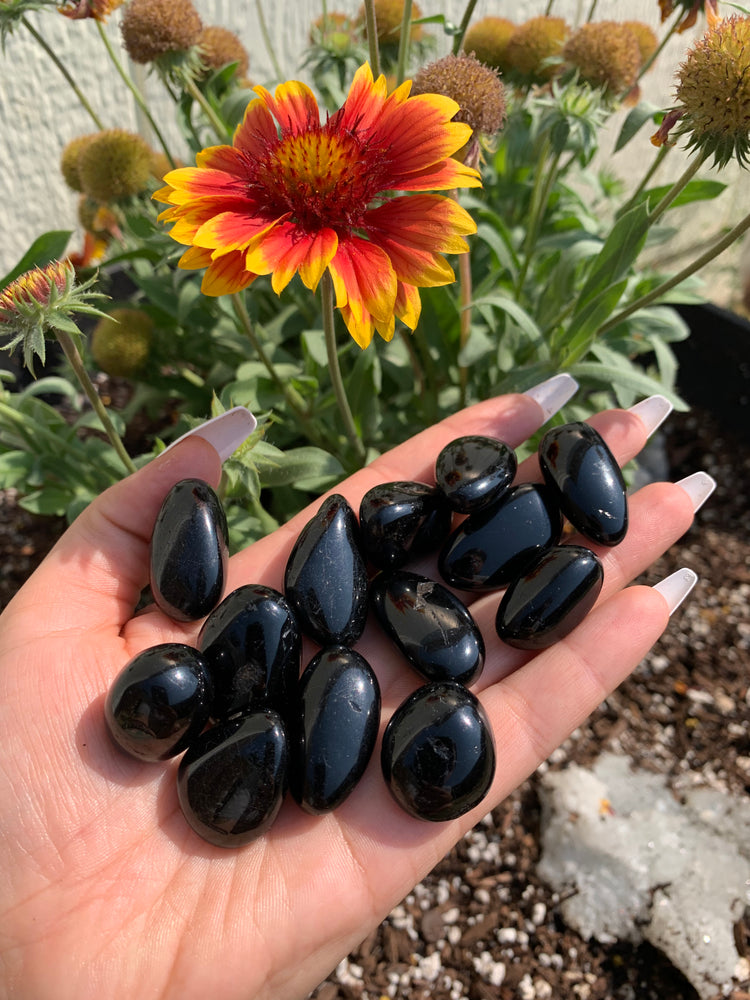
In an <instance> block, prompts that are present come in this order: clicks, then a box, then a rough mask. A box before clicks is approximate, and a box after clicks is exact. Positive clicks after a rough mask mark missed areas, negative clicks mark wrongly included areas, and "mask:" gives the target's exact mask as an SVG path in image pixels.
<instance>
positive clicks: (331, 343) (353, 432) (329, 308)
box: [320, 271, 367, 465]
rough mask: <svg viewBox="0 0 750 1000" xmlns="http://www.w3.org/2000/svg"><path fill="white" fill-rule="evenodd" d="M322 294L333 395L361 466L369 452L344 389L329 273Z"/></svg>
mask: <svg viewBox="0 0 750 1000" xmlns="http://www.w3.org/2000/svg"><path fill="white" fill-rule="evenodd" d="M320 294H321V298H322V301H323V332H324V333H325V338H326V353H327V355H328V374H329V376H330V379H331V385H332V387H333V394H334V396H335V397H336V403H337V404H338V408H339V413H340V414H341V418H342V420H343V421H344V430H345V431H346V436H347V438H348V439H349V442H350V443H351V445H352V447H353V448H354V453H355V455H356V456H357V460H358V462H359V463H360V465H364V464H365V461H366V458H367V452H366V451H365V446H364V444H363V442H362V439H361V438H360V436H359V434H358V433H357V428H356V426H355V424H354V417H353V416H352V411H351V408H350V406H349V400H348V399H347V396H346V389H345V388H344V380H343V379H342V377H341V367H340V365H339V354H338V351H337V350H336V328H335V324H334V317H333V281H332V279H331V275H330V274H329V273H328V271H325V272H324V274H323V277H322V278H321V281H320Z"/></svg>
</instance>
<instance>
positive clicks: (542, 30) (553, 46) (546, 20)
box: [505, 16, 570, 81]
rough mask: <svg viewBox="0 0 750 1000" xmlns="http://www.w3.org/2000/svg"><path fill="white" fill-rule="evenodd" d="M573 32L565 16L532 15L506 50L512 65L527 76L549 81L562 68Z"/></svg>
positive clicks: (535, 79)
mask: <svg viewBox="0 0 750 1000" xmlns="http://www.w3.org/2000/svg"><path fill="white" fill-rule="evenodd" d="M569 34H570V31H569V29H568V25H567V24H566V23H565V21H564V19H563V18H561V17H546V16H540V17H532V18H531V19H530V20H528V21H525V22H524V23H523V24H520V25H519V26H518V27H517V28H516V30H515V31H514V32H513V34H512V36H511V38H510V41H509V42H508V47H507V49H506V50H505V55H506V59H507V62H508V66H509V67H510V68H511V69H513V70H514V71H515V72H516V73H518V74H519V75H520V76H522V77H523V78H524V79H526V80H532V81H545V80H549V79H551V78H552V77H553V76H554V75H555V73H557V71H558V70H559V68H560V67H559V59H560V56H561V55H562V48H563V45H564V44H565V40H566V38H567V37H568V35H569Z"/></svg>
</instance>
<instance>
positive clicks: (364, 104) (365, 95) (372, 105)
mask: <svg viewBox="0 0 750 1000" xmlns="http://www.w3.org/2000/svg"><path fill="white" fill-rule="evenodd" d="M387 94H388V85H387V83H386V79H385V77H384V76H382V75H381V76H379V77H378V78H377V80H373V78H372V70H371V69H370V65H369V63H365V64H364V65H363V66H360V67H359V69H358V70H357V72H356V73H355V74H354V79H353V80H352V85H351V87H350V88H349V93H348V95H347V98H346V101H345V102H344V105H343V107H342V108H341V110H340V111H337V112H336V114H335V115H333V116H332V118H331V125H332V126H334V127H335V129H336V130H337V131H339V130H340V131H343V132H353V131H355V130H356V131H357V132H359V133H364V134H365V135H367V133H369V132H370V131H371V130H372V129H374V128H376V127H377V125H378V120H379V117H380V114H381V113H382V110H383V105H384V104H385V101H386V97H387ZM368 138H369V136H368Z"/></svg>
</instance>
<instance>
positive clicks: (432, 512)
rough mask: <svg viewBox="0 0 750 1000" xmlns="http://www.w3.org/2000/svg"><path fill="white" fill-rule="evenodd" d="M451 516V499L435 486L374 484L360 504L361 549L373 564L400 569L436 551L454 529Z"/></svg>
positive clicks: (402, 483) (423, 484)
mask: <svg viewBox="0 0 750 1000" xmlns="http://www.w3.org/2000/svg"><path fill="white" fill-rule="evenodd" d="M451 517H452V514H451V508H450V506H449V504H448V501H447V500H446V498H445V496H444V494H443V493H442V492H441V491H440V490H438V489H437V488H436V487H435V486H427V485H426V484H425V483H412V482H395V483H381V484H380V485H379V486H373V488H372V489H371V490H368V491H367V493H365V495H364V496H363V497H362V502H361V504H360V508H359V526H360V533H361V541H362V551H363V553H364V554H365V556H366V557H367V558H368V559H369V560H370V562H371V563H372V564H373V566H377V567H379V568H380V569H399V568H400V567H401V566H404V565H405V564H406V563H407V562H408V561H409V560H410V559H414V558H417V557H418V556H421V555H425V554H426V553H429V552H434V551H437V549H439V548H440V546H441V545H442V544H443V542H444V541H445V539H446V537H447V535H448V532H449V531H450V529H451Z"/></svg>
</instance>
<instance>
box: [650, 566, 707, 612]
mask: <svg viewBox="0 0 750 1000" xmlns="http://www.w3.org/2000/svg"><path fill="white" fill-rule="evenodd" d="M697 582H698V574H697V573H694V572H693V571H692V570H691V569H678V570H677V571H676V572H675V573H672V574H671V576H665V577H664V579H663V580H660V581H659V583H655V584H654V590H658V591H659V593H660V594H661V596H662V597H663V598H664V600H665V601H666V602H667V607H668V608H669V613H670V615H673V614H674V613H675V611H676V610H677V609H678V608H679V606H680V605H681V604H682V602H683V601H684V600H685V598H686V597H687V595H688V594H689V593H690V591H691V590H692V589H693V587H694V586H695V585H696V583H697Z"/></svg>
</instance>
